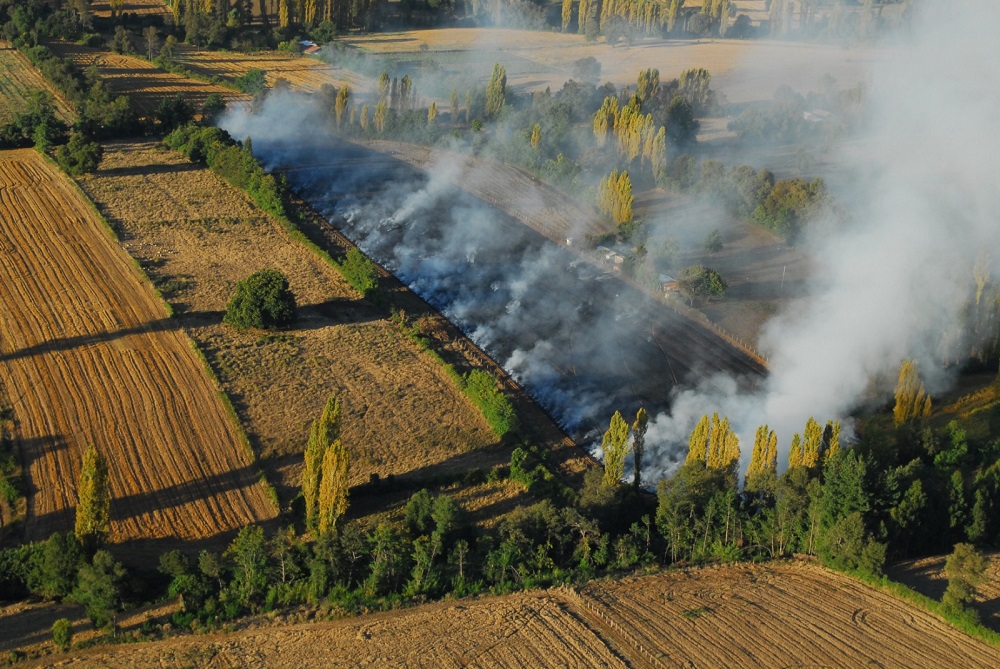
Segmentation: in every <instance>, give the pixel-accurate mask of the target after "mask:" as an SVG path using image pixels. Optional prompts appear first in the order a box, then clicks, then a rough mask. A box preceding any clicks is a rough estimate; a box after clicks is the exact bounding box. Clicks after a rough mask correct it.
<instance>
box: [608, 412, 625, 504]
mask: <svg viewBox="0 0 1000 669" xmlns="http://www.w3.org/2000/svg"><path fill="white" fill-rule="evenodd" d="M628 435H629V427H628V423H626V422H625V419H624V418H622V414H621V412H620V411H616V412H615V415H614V416H612V417H611V424H610V425H609V426H608V430H607V432H605V433H604V437H603V438H602V439H601V451H602V452H603V453H604V479H603V480H602V483H603V484H604V485H606V486H615V485H618V484H619V483H620V482H621V480H622V477H623V476H625V454H626V453H627V451H628Z"/></svg>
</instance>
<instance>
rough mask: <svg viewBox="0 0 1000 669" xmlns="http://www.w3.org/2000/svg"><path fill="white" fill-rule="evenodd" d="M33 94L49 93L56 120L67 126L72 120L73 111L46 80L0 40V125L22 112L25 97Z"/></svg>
mask: <svg viewBox="0 0 1000 669" xmlns="http://www.w3.org/2000/svg"><path fill="white" fill-rule="evenodd" d="M35 91H48V92H49V93H51V94H52V97H53V98H54V100H55V107H56V114H57V115H58V116H59V118H60V119H62V120H63V121H66V122H67V123H71V122H72V121H73V119H74V114H73V112H72V110H71V109H70V107H69V106H68V105H67V104H66V103H65V102H64V101H63V100H62V98H60V97H59V95H58V94H56V92H55V91H54V90H53V89H52V86H50V85H49V82H47V81H46V80H45V77H43V76H42V75H41V74H40V73H39V72H38V70H36V69H35V68H34V67H33V66H32V65H31V63H30V62H28V59H27V58H26V57H25V56H24V55H23V54H21V53H20V52H18V51H17V50H15V49H14V48H13V47H11V45H10V44H8V43H7V42H4V41H2V40H0V125H3V124H4V123H9V122H10V121H12V120H13V119H14V115H15V114H17V113H19V112H22V111H24V110H25V109H26V108H27V105H28V98H29V97H30V96H31V94H32V93H34V92H35Z"/></svg>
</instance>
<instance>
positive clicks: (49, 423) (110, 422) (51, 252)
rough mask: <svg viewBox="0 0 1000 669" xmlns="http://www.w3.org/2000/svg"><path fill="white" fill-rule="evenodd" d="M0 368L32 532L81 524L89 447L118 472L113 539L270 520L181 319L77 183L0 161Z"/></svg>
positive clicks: (30, 158) (29, 156) (246, 455)
mask: <svg viewBox="0 0 1000 669" xmlns="http://www.w3.org/2000/svg"><path fill="white" fill-rule="evenodd" d="M0 226H2V230H0V233H2V234H0V240H2V242H0V245H2V248H0V308H2V309H3V318H0V368H2V370H3V375H4V379H5V383H4V386H5V388H4V389H5V391H6V393H7V395H8V398H7V399H8V402H9V405H10V406H12V407H13V411H14V415H15V422H16V432H15V438H16V440H17V442H18V445H19V447H20V451H21V455H22V458H23V460H24V461H25V463H27V467H26V471H27V480H28V508H27V523H26V534H27V537H28V538H29V539H42V538H45V537H48V536H49V535H50V534H51V533H52V532H54V531H57V530H58V531H64V530H67V529H71V528H72V526H73V510H74V507H75V505H76V481H77V476H78V473H79V467H80V462H81V457H82V453H83V451H84V450H85V449H86V448H87V447H88V446H89V445H91V444H92V445H94V446H95V447H96V448H97V449H98V450H99V451H100V452H101V453H103V454H104V455H105V456H106V458H107V460H108V462H109V470H110V488H111V496H112V500H111V531H110V541H111V542H113V543H123V542H129V541H140V540H141V541H148V540H162V541H166V542H170V541H176V540H193V539H204V538H209V537H213V536H216V535H219V534H220V533H225V532H227V531H230V530H234V529H237V528H240V527H243V526H244V525H246V524H247V523H253V522H258V521H262V520H266V519H269V518H272V517H273V516H274V515H275V513H276V511H277V509H276V508H275V507H274V505H273V503H272V502H271V501H270V500H269V499H268V496H267V493H266V492H265V490H264V488H263V486H262V485H261V484H259V483H258V480H257V479H258V470H257V467H256V466H255V465H254V463H253V458H252V454H251V453H250V452H248V449H247V448H246V446H245V445H244V443H243V442H242V440H241V435H240V432H239V427H238V425H237V424H236V423H235V421H233V420H232V419H231V418H230V417H229V416H228V415H227V413H226V409H225V407H224V405H223V403H222V401H221V400H220V398H219V397H218V392H217V390H216V388H215V386H214V384H213V382H212V380H211V378H210V377H209V376H208V375H207V374H206V372H205V370H204V368H203V366H202V363H201V361H200V360H199V358H198V355H197V353H196V351H195V350H194V349H193V348H192V346H191V344H190V341H189V340H188V338H187V337H186V336H185V335H184V333H183V331H181V329H180V327H179V325H178V323H177V322H176V321H174V320H172V319H171V318H169V317H168V314H167V312H166V310H165V309H164V307H163V305H162V304H161V303H160V302H159V301H158V299H157V298H156V296H155V294H154V293H153V291H152V289H151V288H150V286H149V285H148V284H147V283H145V281H144V279H143V276H142V274H141V273H140V272H138V271H137V270H136V269H135V268H134V267H133V266H132V265H131V263H130V261H129V258H128V256H127V255H126V254H125V253H124V252H123V251H122V250H121V249H120V248H119V247H118V246H117V245H116V244H115V243H114V241H113V240H112V238H111V236H110V234H109V233H108V231H107V230H105V229H104V228H103V227H102V224H101V222H100V220H99V219H98V218H97V216H96V215H95V214H94V212H93V210H92V209H91V208H90V207H89V205H88V204H87V202H86V201H85V200H84V199H83V198H82V197H81V196H80V195H79V193H78V191H76V190H75V189H74V187H73V185H72V183H71V182H70V181H68V180H67V179H66V178H65V177H64V176H63V175H62V174H61V173H59V172H58V171H57V170H56V168H55V167H54V166H53V165H52V164H50V163H48V162H46V161H45V160H44V159H43V158H42V157H41V155H39V154H38V153H36V152H34V151H30V150H21V151H7V152H3V153H0Z"/></svg>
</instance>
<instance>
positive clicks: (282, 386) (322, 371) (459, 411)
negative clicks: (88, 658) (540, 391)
mask: <svg viewBox="0 0 1000 669" xmlns="http://www.w3.org/2000/svg"><path fill="white" fill-rule="evenodd" d="M79 183H80V185H81V186H82V188H83V189H84V190H85V191H86V192H87V194H88V195H89V196H90V197H91V198H92V199H93V200H94V201H95V202H97V203H98V205H99V206H100V208H101V209H102V211H103V212H104V213H105V215H106V216H107V218H108V219H109V220H110V221H111V222H112V224H113V225H114V226H116V227H117V228H118V229H119V230H120V232H121V234H122V235H123V237H124V245H125V247H126V249H127V250H128V251H129V253H131V254H132V255H133V257H135V258H136V259H137V260H138V261H139V262H140V263H141V264H142V265H144V266H145V267H146V268H147V271H148V272H149V273H150V275H151V276H152V278H153V280H154V282H156V283H157V284H158V285H159V286H160V288H161V290H163V291H164V293H165V294H166V295H167V297H168V299H169V301H170V302H171V303H172V304H173V305H174V307H175V310H176V311H177V312H178V316H177V320H178V321H179V322H180V323H181V324H182V325H183V326H184V328H185V329H186V330H187V331H188V333H189V334H190V335H191V336H192V337H193V338H194V339H195V340H196V341H197V342H198V343H199V345H200V346H201V347H202V348H203V350H205V351H206V354H207V356H208V358H209V359H210V361H211V363H212V365H213V367H214V368H215V369H216V370H217V372H218V374H219V376H220V379H221V381H222V383H223V385H224V387H225V389H226V391H227V392H228V393H229V394H230V396H231V397H232V398H233V400H234V403H235V405H236V407H237V411H238V413H239V414H240V417H241V419H242V420H243V422H244V425H245V426H246V428H247V431H248V433H249V435H250V438H251V441H252V442H254V443H255V445H256V446H257V447H258V448H259V451H260V453H261V454H262V457H263V460H264V464H265V466H266V467H267V468H269V469H271V470H277V471H278V472H280V476H281V482H283V483H284V485H285V488H284V489H283V490H282V492H283V493H287V496H288V497H289V498H290V497H291V496H293V495H294V493H295V489H296V487H297V485H298V480H299V475H300V474H299V471H300V463H301V457H302V456H301V453H302V449H303V447H304V446H305V441H306V437H307V436H308V431H309V424H310V422H311V421H312V420H314V419H315V418H317V417H318V416H319V413H320V411H321V410H322V407H323V405H324V403H325V402H326V399H327V397H329V396H331V395H335V396H337V397H338V398H339V399H340V401H341V403H342V407H343V408H342V421H341V422H342V426H343V430H342V438H343V440H344V441H345V443H346V444H347V445H348V448H349V451H350V457H351V470H350V472H351V474H350V478H351V482H352V485H356V484H360V483H364V482H367V481H368V479H369V476H370V475H371V474H378V475H380V476H381V477H386V476H387V475H390V474H391V475H401V474H406V473H408V472H409V473H418V474H419V473H422V474H426V475H433V474H439V473H442V472H451V473H461V472H463V471H467V470H468V469H470V468H474V467H487V468H488V467H490V466H492V465H494V464H497V463H498V462H501V461H502V460H503V459H504V458H505V457H509V456H508V455H507V454H506V452H505V451H504V450H503V449H496V448H491V447H492V446H493V445H494V444H495V441H496V438H495V437H494V436H493V434H492V432H491V431H490V430H489V428H488V426H487V425H486V423H485V421H484V420H483V418H482V416H481V415H480V414H479V412H478V410H477V409H476V408H475V407H474V406H473V405H472V404H471V403H470V402H469V401H468V399H467V398H466V397H465V396H464V395H463V394H462V393H461V392H460V391H459V390H458V389H457V387H456V386H455V384H454V383H453V382H452V380H451V379H450V378H448V376H447V374H446V373H445V371H444V369H443V368H442V367H441V366H440V365H439V364H438V363H436V362H435V361H433V360H432V359H431V358H430V357H429V356H427V355H425V354H423V353H421V352H420V351H419V350H418V349H417V348H416V345H415V344H413V343H412V342H411V341H410V340H409V339H407V338H406V337H404V336H403V335H401V334H400V333H399V331H398V329H397V328H396V326H395V325H393V324H392V323H391V322H389V321H388V320H387V319H386V318H385V317H384V314H383V313H382V312H381V311H379V310H378V309H376V308H375V307H374V306H372V305H371V304H370V303H368V302H367V301H364V300H362V299H360V298H359V297H358V295H357V293H356V292H355V291H354V289H353V288H351V287H350V286H349V285H348V284H347V283H346V282H345V281H344V279H343V278H342V277H341V276H340V275H339V273H337V272H336V271H335V270H333V269H332V268H331V267H329V266H328V265H326V264H325V263H323V262H322V261H320V260H319V259H318V258H317V257H316V256H314V255H313V254H312V253H311V252H310V251H308V250H307V249H306V248H305V247H304V246H303V245H301V244H300V243H298V242H295V241H293V240H292V239H291V238H290V237H289V236H288V235H287V233H286V232H285V230H284V229H283V228H282V227H281V225H280V224H279V223H278V222H277V221H274V220H273V219H271V218H269V217H267V216H266V215H264V214H262V213H261V212H260V210H258V209H257V208H255V207H254V206H253V205H252V204H251V203H250V201H249V200H248V199H247V198H246V197H245V196H244V195H243V194H242V193H240V192H239V191H237V190H235V189H233V188H231V187H230V186H228V185H227V184H226V183H224V182H223V181H221V180H220V179H219V178H218V177H216V176H215V175H214V174H213V173H212V172H210V171H208V170H207V169H203V168H200V167H198V166H196V165H192V164H191V163H189V162H188V161H187V160H186V159H185V158H183V157H182V156H180V155H179V154H176V153H173V152H171V151H168V150H165V149H162V148H158V147H157V146H156V145H155V144H153V143H149V142H147V143H117V144H112V145H109V146H107V147H106V153H105V157H104V162H103V163H102V165H101V169H100V170H98V171H97V172H96V173H94V174H93V175H91V176H87V177H83V178H82V179H80V180H79ZM264 267H273V268H276V269H279V270H281V271H283V272H285V273H286V275H287V276H288V278H289V282H290V284H291V289H292V291H293V292H294V293H295V295H296V299H297V301H298V304H299V322H298V324H297V325H296V326H295V327H294V328H293V329H290V330H287V331H284V332H280V333H266V332H246V333H241V332H238V331H236V330H234V329H232V328H230V327H228V326H225V325H223V323H222V315H223V313H224V311H225V308H226V303H227V301H228V299H229V297H230V295H231V294H232V292H233V290H234V288H235V286H236V283H237V282H238V281H240V280H241V279H243V278H245V277H246V276H247V275H249V274H250V273H251V272H253V271H256V270H258V269H261V268H264ZM274 482H275V483H279V481H278V480H274ZM505 496H506V494H505V493H504V494H500V497H499V498H498V499H497V500H494V501H501V499H502V498H503V497H505ZM283 497H285V495H283Z"/></svg>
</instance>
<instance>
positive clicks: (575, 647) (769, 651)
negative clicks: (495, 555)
mask: <svg viewBox="0 0 1000 669" xmlns="http://www.w3.org/2000/svg"><path fill="white" fill-rule="evenodd" d="M56 662H58V663H59V666H74V665H78V666H106V667H119V666H132V667H174V666H184V665H185V664H186V665H191V664H194V665H207V664H212V666H268V667H275V668H281V667H329V666H352V667H356V666H368V665H372V666H399V667H427V666H434V667H526V666H531V667H644V668H645V667H748V668H753V669H756V668H758V667H803V666H816V667H871V666H881V667H889V666H891V667H914V668H917V667H920V668H923V667H942V668H943V667H963V668H968V667H995V666H998V663H1000V650H998V649H996V648H994V647H992V646H988V645H985V644H983V643H981V642H979V641H976V640H973V639H971V638H970V637H967V636H965V635H964V634H962V633H961V632H958V631H957V630H955V629H953V628H951V627H950V626H949V625H948V624H947V623H944V622H942V621H940V620H939V619H937V618H935V617H934V616H933V615H931V614H929V613H927V612H925V611H922V610H920V609H917V608H914V607H912V606H910V605H909V604H906V603H903V602H900V601H898V600H895V599H893V598H892V597H891V596H889V595H885V594H883V593H881V592H879V591H877V590H873V589H872V588H869V587H868V586H866V585H864V584H861V583H859V582H857V581H853V580H851V579H850V578H847V577H846V576H843V575H840V574H837V573H834V572H830V571H827V570H826V569H823V568H821V567H818V566H814V565H809V564H801V563H775V564H769V565H732V566H725V567H717V568H707V569H698V570H691V571H670V572H664V573H662V574H658V575H655V576H646V577H637V578H628V579H624V580H622V581H602V582H600V583H593V584H591V585H590V586H587V587H586V588H584V589H583V591H582V592H579V593H578V592H576V591H574V590H570V589H561V588H557V589H552V590H548V591H545V592H538V591H534V592H527V593H519V594H515V595H508V596H505V597H497V598H485V599H479V600H459V601H451V602H440V603H437V604H430V605H426V606H421V607H418V608H416V609H411V610H406V611H396V612H391V613H384V614H377V615H373V616H363V617H360V618H355V619H351V620H341V621H337V622H327V623H311V624H297V625H290V626H282V625H281V624H280V623H279V622H278V621H273V622H271V621H260V622H258V623H257V624H256V626H252V627H251V628H249V629H245V630H243V631H240V632H237V633H235V634H232V635H229V636H204V637H188V638H183V639H174V640H168V641H165V642H159V643H155V644H150V645H148V646H147V645H137V646H130V647H128V648H127V649H122V648H117V649H115V648H112V649H100V650H95V651H89V652H84V653H80V654H78V655H77V656H76V657H74V658H57V659H54V661H53V662H51V663H50V664H53V665H54V664H55V663H56Z"/></svg>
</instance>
